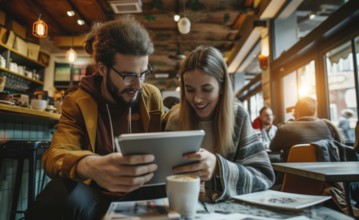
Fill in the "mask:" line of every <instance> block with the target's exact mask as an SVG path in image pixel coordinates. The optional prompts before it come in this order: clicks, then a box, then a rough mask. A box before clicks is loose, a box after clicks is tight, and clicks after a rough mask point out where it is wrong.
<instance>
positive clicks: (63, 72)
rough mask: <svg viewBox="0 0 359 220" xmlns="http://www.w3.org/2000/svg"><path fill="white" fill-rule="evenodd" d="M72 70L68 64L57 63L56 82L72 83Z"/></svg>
mask: <svg viewBox="0 0 359 220" xmlns="http://www.w3.org/2000/svg"><path fill="white" fill-rule="evenodd" d="M70 75H71V68H70V65H69V64H66V63H55V77H54V81H55V82H62V81H70Z"/></svg>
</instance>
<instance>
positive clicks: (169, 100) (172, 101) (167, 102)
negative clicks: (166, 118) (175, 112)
mask: <svg viewBox="0 0 359 220" xmlns="http://www.w3.org/2000/svg"><path fill="white" fill-rule="evenodd" d="M179 102H180V99H179V98H178V97H176V96H167V97H166V98H164V99H163V105H164V106H165V111H169V110H171V109H172V107H173V106H174V105H176V104H178V103H179Z"/></svg>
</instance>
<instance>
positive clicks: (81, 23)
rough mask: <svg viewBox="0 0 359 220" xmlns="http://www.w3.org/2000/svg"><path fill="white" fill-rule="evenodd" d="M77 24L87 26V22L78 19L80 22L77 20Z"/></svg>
mask: <svg viewBox="0 0 359 220" xmlns="http://www.w3.org/2000/svg"><path fill="white" fill-rule="evenodd" d="M77 24H78V25H84V24H85V21H84V20H82V19H78V20H77Z"/></svg>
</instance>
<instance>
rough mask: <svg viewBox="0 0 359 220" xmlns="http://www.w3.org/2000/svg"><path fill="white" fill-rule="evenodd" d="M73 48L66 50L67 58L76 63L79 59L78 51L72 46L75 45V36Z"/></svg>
mask: <svg viewBox="0 0 359 220" xmlns="http://www.w3.org/2000/svg"><path fill="white" fill-rule="evenodd" d="M71 40H72V41H71V48H70V49H69V50H68V51H67V52H66V60H67V61H69V63H74V62H75V61H76V59H77V53H76V51H75V50H74V49H72V47H73V46H74V37H73V36H72V38H71Z"/></svg>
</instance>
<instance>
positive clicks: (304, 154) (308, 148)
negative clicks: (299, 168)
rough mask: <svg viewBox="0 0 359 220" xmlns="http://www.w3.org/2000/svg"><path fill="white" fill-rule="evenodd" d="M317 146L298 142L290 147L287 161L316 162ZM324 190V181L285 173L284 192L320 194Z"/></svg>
mask: <svg viewBox="0 0 359 220" xmlns="http://www.w3.org/2000/svg"><path fill="white" fill-rule="evenodd" d="M316 161H317V157H316V147H315V146H314V145H311V144H298V145H294V146H292V147H291V148H290V150H289V154H288V159H287V162H288V163H290V162H316ZM323 190H324V182H322V181H317V180H312V179H309V178H305V177H301V176H297V175H293V174H284V181H283V185H282V191H283V192H291V193H300V194H310V195H319V194H321V193H322V192H323Z"/></svg>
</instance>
